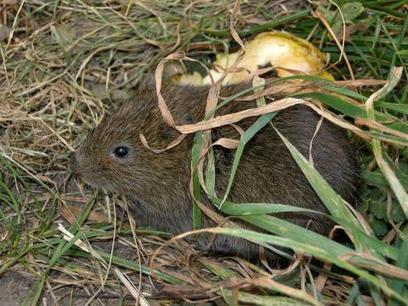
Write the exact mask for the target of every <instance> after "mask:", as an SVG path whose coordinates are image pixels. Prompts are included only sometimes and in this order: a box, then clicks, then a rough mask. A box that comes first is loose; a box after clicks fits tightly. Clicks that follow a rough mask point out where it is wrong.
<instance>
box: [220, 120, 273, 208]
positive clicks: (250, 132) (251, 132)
mask: <svg viewBox="0 0 408 306" xmlns="http://www.w3.org/2000/svg"><path fill="white" fill-rule="evenodd" d="M275 116H276V113H269V114H265V115H262V116H260V117H259V118H258V119H257V120H256V121H255V122H254V123H253V124H252V125H251V126H250V127H249V128H248V129H247V130H246V131H245V133H244V134H243V135H242V137H241V140H240V142H239V145H238V148H237V150H236V151H235V155H234V161H233V163H232V167H231V173H230V177H229V180H228V186H227V189H226V191H225V195H224V197H223V200H222V202H221V204H220V207H222V203H223V202H224V201H225V200H226V199H227V197H228V194H229V192H230V191H231V187H232V184H233V182H234V178H235V174H236V172H237V169H238V165H239V161H240V160H241V156H242V153H243V151H244V148H245V145H246V144H247V143H248V142H249V141H250V140H251V139H252V137H254V136H255V134H256V133H257V132H258V131H260V130H261V129H262V128H263V127H265V126H266V125H267V124H268V123H269V122H270V121H271V120H272V118H273V117H275Z"/></svg>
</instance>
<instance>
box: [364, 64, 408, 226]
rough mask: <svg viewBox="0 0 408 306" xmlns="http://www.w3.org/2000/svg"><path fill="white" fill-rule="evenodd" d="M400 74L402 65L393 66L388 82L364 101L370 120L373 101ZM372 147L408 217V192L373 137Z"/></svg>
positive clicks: (394, 84)
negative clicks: (398, 66)
mask: <svg viewBox="0 0 408 306" xmlns="http://www.w3.org/2000/svg"><path fill="white" fill-rule="evenodd" d="M401 74H402V67H400V68H394V69H392V70H391V72H390V77H389V82H388V83H387V84H386V85H385V86H384V87H383V88H381V89H380V90H379V91H376V92H375V93H374V94H372V95H371V96H370V98H369V99H368V100H367V102H366V109H367V117H368V118H370V119H371V120H374V121H375V119H376V114H375V112H374V101H375V100H377V99H380V98H381V97H383V96H385V95H386V94H387V93H389V92H390V91H391V90H392V89H393V88H394V87H395V86H396V85H397V83H398V82H399V80H400V78H401ZM371 145H372V147H373V152H374V156H375V159H376V161H377V165H378V167H379V168H380V170H381V172H382V173H383V174H384V176H385V178H386V179H387V181H388V183H389V185H390V187H391V190H392V191H393V192H394V194H395V196H396V197H397V199H398V202H399V203H400V205H401V208H402V210H403V212H404V214H405V216H406V217H407V218H408V194H407V192H406V191H405V189H404V187H403V186H402V184H401V183H400V181H399V180H398V178H397V176H396V175H395V173H394V172H393V171H392V169H391V167H390V166H389V164H388V163H387V162H386V161H385V160H384V157H383V153H382V148H381V143H380V141H379V140H377V139H373V140H372V142H371Z"/></svg>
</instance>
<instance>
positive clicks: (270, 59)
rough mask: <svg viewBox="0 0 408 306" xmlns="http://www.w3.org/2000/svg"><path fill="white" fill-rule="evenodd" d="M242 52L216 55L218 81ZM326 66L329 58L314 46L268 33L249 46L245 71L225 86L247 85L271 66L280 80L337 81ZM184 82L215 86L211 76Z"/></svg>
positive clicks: (286, 35) (231, 77)
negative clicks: (256, 73) (309, 77)
mask: <svg viewBox="0 0 408 306" xmlns="http://www.w3.org/2000/svg"><path fill="white" fill-rule="evenodd" d="M240 52H241V51H238V52H235V53H231V54H224V53H219V54H217V55H216V61H215V62H214V63H213V66H214V68H213V69H211V70H210V73H211V76H212V77H213V79H214V80H215V81H216V80H218V79H220V78H221V76H222V75H223V72H224V69H226V68H228V67H231V66H232V65H233V63H234V61H235V60H236V59H237V57H238V56H239V55H240ZM325 62H326V56H325V55H324V54H323V53H322V52H321V51H320V50H319V49H318V48H316V47H315V46H314V45H312V44H311V43H310V42H308V41H306V40H304V39H302V38H299V37H296V36H294V35H291V34H289V33H286V32H280V31H272V32H265V33H261V34H259V35H258V36H256V37H255V39H253V40H251V41H248V42H247V43H246V44H245V53H244V54H243V55H242V57H241V59H240V61H239V62H238V65H237V68H243V69H241V70H240V71H238V72H231V73H229V74H228V75H227V76H226V78H225V79H224V81H223V84H235V83H239V82H242V81H245V80H246V79H247V78H248V77H249V76H250V73H251V72H254V71H256V70H257V69H258V68H260V67H265V66H268V65H270V66H271V67H275V68H276V72H277V74H278V76H279V77H286V76H292V75H299V74H307V75H315V76H319V77H321V78H324V79H328V80H334V78H333V76H332V75H331V74H330V73H328V72H327V71H325V70H324V66H325ZM190 79H191V82H190ZM182 81H183V82H182V83H183V84H192V85H198V84H200V83H201V84H202V85H208V84H211V80H210V77H209V76H206V77H204V78H203V79H202V80H201V82H200V80H199V79H198V77H197V75H191V76H190V75H185V76H183V77H182Z"/></svg>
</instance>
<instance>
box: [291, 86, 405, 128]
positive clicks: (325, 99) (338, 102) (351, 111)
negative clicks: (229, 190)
mask: <svg viewBox="0 0 408 306" xmlns="http://www.w3.org/2000/svg"><path fill="white" fill-rule="evenodd" d="M294 97H296V98H300V99H304V98H312V99H316V100H318V101H320V102H322V103H323V104H325V105H327V106H330V107H332V108H334V109H335V110H337V111H339V112H341V113H343V114H344V115H347V116H350V117H352V118H357V117H360V118H364V119H367V118H368V117H367V113H366V112H365V110H364V108H362V107H358V106H356V105H353V104H350V103H347V102H345V101H344V100H342V99H340V98H339V97H336V96H333V95H329V94H326V93H318V92H314V93H304V94H299V95H294ZM375 117H376V118H377V119H378V120H380V121H381V122H383V124H385V125H387V126H388V127H390V128H393V129H395V130H398V131H400V132H403V133H408V124H406V123H405V122H403V121H401V120H400V119H398V118H396V117H394V116H391V115H389V114H383V113H380V112H377V111H376V112H375Z"/></svg>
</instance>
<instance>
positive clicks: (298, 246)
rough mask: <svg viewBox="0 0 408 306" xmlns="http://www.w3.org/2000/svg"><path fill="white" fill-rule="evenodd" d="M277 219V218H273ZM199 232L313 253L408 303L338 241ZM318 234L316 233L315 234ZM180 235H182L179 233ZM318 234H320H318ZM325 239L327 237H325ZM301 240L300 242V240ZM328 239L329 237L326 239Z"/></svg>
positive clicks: (230, 230) (237, 231)
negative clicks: (325, 242)
mask: <svg viewBox="0 0 408 306" xmlns="http://www.w3.org/2000/svg"><path fill="white" fill-rule="evenodd" d="M254 217H256V216H245V217H242V218H243V219H244V220H245V219H247V218H248V219H250V218H254ZM275 219H277V218H275ZM303 230H304V231H307V232H309V231H308V230H305V229H303ZM199 232H210V233H216V234H223V235H230V236H234V237H239V238H243V239H246V240H249V241H259V242H264V243H269V244H272V245H277V246H280V247H286V248H291V249H294V250H295V251H300V252H303V253H308V254H310V255H313V256H315V257H317V258H321V259H323V260H325V261H328V262H331V263H334V264H336V265H337V266H339V267H341V268H343V269H346V270H348V271H350V272H352V273H354V274H356V275H358V276H360V277H362V278H364V279H365V280H366V281H368V282H370V283H372V284H374V285H375V286H377V287H379V288H381V290H383V291H384V292H385V293H386V294H390V295H392V296H393V297H394V298H396V299H397V300H398V301H400V302H402V303H403V305H408V301H406V300H405V299H404V298H403V297H402V296H401V295H400V294H398V293H397V292H395V291H394V290H392V289H391V288H389V287H388V286H387V285H386V284H385V283H384V282H383V281H382V280H380V279H379V278H377V277H375V276H373V275H371V274H370V273H368V272H367V271H365V270H363V269H360V268H358V267H357V266H355V265H353V264H351V263H349V262H348V261H347V259H348V258H349V256H350V255H353V254H355V255H356V256H358V253H356V252H355V251H353V250H352V249H349V248H347V247H345V246H341V245H340V244H338V243H335V242H333V241H332V242H333V243H334V244H337V245H338V246H337V247H336V248H335V249H331V248H323V245H319V246H314V245H312V244H311V241H310V240H301V239H300V238H299V237H297V238H295V239H291V238H284V237H279V236H274V235H269V234H262V233H259V232H254V231H250V230H245V229H235V228H234V229H233V228H219V227H217V228H208V229H204V230H199V231H196V233H199ZM316 235H318V234H316ZM180 236H182V235H180ZM319 236H320V235H319ZM326 239H327V238H326ZM300 240H301V241H302V242H301V241H300ZM327 240H329V239H327ZM329 241H331V240H329Z"/></svg>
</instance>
